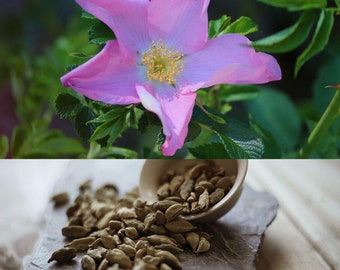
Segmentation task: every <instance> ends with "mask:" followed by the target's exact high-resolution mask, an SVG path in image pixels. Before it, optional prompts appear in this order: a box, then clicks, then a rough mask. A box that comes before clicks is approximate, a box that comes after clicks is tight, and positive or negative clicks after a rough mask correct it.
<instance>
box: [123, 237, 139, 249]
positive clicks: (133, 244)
mask: <svg viewBox="0 0 340 270" xmlns="http://www.w3.org/2000/svg"><path fill="white" fill-rule="evenodd" d="M123 243H124V244H127V245H130V246H131V247H134V246H135V245H136V242H135V241H133V240H132V239H131V238H129V237H124V239H123Z"/></svg>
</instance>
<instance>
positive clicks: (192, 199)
mask: <svg viewBox="0 0 340 270" xmlns="http://www.w3.org/2000/svg"><path fill="white" fill-rule="evenodd" d="M194 201H197V196H196V193H195V192H190V196H189V198H188V199H187V202H189V203H192V202H194Z"/></svg>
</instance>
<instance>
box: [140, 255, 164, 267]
mask: <svg viewBox="0 0 340 270" xmlns="http://www.w3.org/2000/svg"><path fill="white" fill-rule="evenodd" d="M143 261H144V262H145V263H147V264H152V265H154V266H157V265H159V264H160V262H161V258H159V257H154V256H151V255H145V256H144V257H143Z"/></svg>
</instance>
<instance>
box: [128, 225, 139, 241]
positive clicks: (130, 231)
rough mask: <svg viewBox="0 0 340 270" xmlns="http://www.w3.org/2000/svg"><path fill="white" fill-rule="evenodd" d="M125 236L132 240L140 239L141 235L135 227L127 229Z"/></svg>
mask: <svg viewBox="0 0 340 270" xmlns="http://www.w3.org/2000/svg"><path fill="white" fill-rule="evenodd" d="M125 235H126V236H127V237H129V238H131V239H132V240H134V239H137V238H139V233H138V231H137V230H136V229H135V228H134V227H126V228H125Z"/></svg>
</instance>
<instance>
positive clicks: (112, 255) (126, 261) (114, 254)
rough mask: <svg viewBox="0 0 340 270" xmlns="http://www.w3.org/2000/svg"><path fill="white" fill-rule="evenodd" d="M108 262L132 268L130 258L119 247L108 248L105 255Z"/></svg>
mask: <svg viewBox="0 0 340 270" xmlns="http://www.w3.org/2000/svg"><path fill="white" fill-rule="evenodd" d="M105 258H106V259H107V260H108V261H109V262H110V263H112V264H114V263H118V264H119V265H120V266H121V267H122V268H132V264H131V261H130V258H129V257H128V256H127V255H126V254H125V253H124V251H122V250H120V249H117V248H115V249H112V250H109V251H108V253H107V254H106V257H105Z"/></svg>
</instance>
